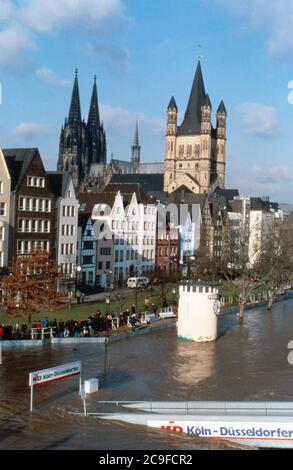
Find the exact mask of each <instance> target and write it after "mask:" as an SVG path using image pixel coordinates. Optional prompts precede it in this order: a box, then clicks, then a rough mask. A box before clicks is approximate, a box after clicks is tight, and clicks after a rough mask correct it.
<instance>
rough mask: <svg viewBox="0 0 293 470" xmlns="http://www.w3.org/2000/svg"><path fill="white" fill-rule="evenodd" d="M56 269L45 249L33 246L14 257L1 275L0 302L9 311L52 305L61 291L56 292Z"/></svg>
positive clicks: (25, 312) (33, 309)
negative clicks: (0, 300)
mask: <svg viewBox="0 0 293 470" xmlns="http://www.w3.org/2000/svg"><path fill="white" fill-rule="evenodd" d="M59 279H60V269H59V268H58V265H57V264H56V262H55V260H54V259H53V258H52V257H51V256H50V255H49V253H48V252H47V251H46V250H42V249H39V248H35V249H33V250H32V251H31V252H30V253H29V254H27V255H24V256H20V257H18V258H17V259H16V260H15V262H14V264H13V265H12V266H10V267H9V268H8V273H7V274H6V275H4V276H3V277H2V279H1V281H0V282H1V285H0V287H1V289H2V290H3V293H4V294H3V304H4V306H5V307H6V309H7V311H8V312H9V313H11V314H19V313H21V314H27V315H30V314H32V313H36V312H38V311H40V310H41V309H42V308H49V309H54V308H55V307H56V304H57V303H58V300H59V299H60V297H61V294H60V293H58V292H57V284H58V281H59Z"/></svg>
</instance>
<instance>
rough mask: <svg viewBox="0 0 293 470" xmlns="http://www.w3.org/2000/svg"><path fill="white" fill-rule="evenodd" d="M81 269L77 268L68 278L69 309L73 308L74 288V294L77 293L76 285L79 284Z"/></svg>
mask: <svg viewBox="0 0 293 470" xmlns="http://www.w3.org/2000/svg"><path fill="white" fill-rule="evenodd" d="M80 271H81V267H80V266H75V267H74V268H73V270H72V272H71V273H70V274H69V278H68V287H69V308H71V304H72V288H73V287H74V294H75V292H76V284H77V273H80Z"/></svg>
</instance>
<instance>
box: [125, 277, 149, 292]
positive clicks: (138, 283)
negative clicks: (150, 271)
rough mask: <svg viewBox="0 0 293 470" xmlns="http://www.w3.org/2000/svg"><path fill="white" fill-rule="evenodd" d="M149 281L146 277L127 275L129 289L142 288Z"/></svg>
mask: <svg viewBox="0 0 293 470" xmlns="http://www.w3.org/2000/svg"><path fill="white" fill-rule="evenodd" d="M149 283H150V280H149V278H148V277H129V278H128V279H127V287H129V288H130V289H136V288H144V287H147V286H148V285H149Z"/></svg>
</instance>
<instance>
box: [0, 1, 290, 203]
mask: <svg viewBox="0 0 293 470" xmlns="http://www.w3.org/2000/svg"><path fill="white" fill-rule="evenodd" d="M199 55H203V59H202V67H203V73H204V79H205V86H206V89H207V90H208V92H209V94H210V98H211V101H212V105H213V113H215V111H216V109H217V106H218V104H219V102H220V100H221V99H222V98H223V99H224V101H225V104H226V108H227V111H228V133H227V137H228V142H227V178H226V186H227V187H238V188H239V190H240V192H241V193H243V194H246V195H270V196H271V199H276V200H279V201H280V202H293V171H292V170H293V164H292V150H293V135H292V134H293V133H292V129H293V105H292V104H290V103H289V102H288V95H289V92H290V89H288V83H289V82H290V81H291V80H293V2H292V0H245V1H243V0H71V1H69V0H18V1H16V0H14V1H13V0H0V81H1V84H2V104H1V106H0V145H1V146H2V147H8V146H10V147H11V146H17V147H27V146H38V147H39V149H40V151H41V154H42V156H43V158H44V161H45V165H46V167H47V168H48V169H55V167H56V164H57V156H58V145H59V133H60V128H61V125H62V123H63V121H64V117H65V115H66V114H67V113H68V109H69V104H70V97H71V89H72V82H73V77H74V70H75V68H76V67H78V69H79V84H80V95H81V106H82V112H83V115H84V116H85V117H87V113H88V107H89V102H90V95H91V91H92V83H93V75H94V74H95V73H96V74H97V79H98V93H99V102H100V114H101V118H102V120H103V121H104V125H105V128H106V133H107V143H108V159H109V158H110V156H111V153H112V152H113V154H114V156H115V157H116V158H122V159H129V158H130V146H131V143H132V140H133V133H134V126H135V120H136V118H138V120H139V130H140V141H141V146H142V151H141V152H142V159H143V161H154V160H156V161H162V160H163V159H164V151H165V148H164V145H165V143H164V132H165V118H166V106H167V104H168V102H169V99H170V97H171V95H172V94H174V96H175V99H176V101H177V105H178V108H179V112H180V116H181V118H182V116H183V114H184V111H185V107H186V104H187V100H188V96H189V92H190V88H191V84H192V80H193V76H194V71H195V67H196V62H197V59H198V56H199ZM291 85H292V90H293V82H292V84H290V86H291ZM289 101H291V102H292V103H293V97H292V99H289ZM214 122H215V121H214Z"/></svg>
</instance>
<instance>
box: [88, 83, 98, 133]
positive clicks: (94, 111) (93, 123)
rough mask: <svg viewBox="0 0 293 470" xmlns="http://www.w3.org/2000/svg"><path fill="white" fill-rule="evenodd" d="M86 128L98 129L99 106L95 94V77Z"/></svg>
mask: <svg viewBox="0 0 293 470" xmlns="http://www.w3.org/2000/svg"><path fill="white" fill-rule="evenodd" d="M87 125H88V127H96V128H98V127H100V114H99V104H98V92H97V77H96V75H95V76H94V86H93V92H92V98H91V104H90V110H89V116H88V123H87Z"/></svg>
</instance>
